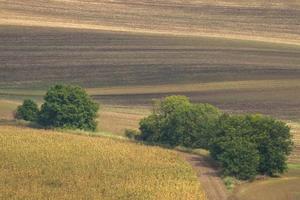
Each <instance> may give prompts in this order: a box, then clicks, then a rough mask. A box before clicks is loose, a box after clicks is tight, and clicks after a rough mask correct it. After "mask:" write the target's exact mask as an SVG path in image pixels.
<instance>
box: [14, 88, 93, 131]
mask: <svg viewBox="0 0 300 200" xmlns="http://www.w3.org/2000/svg"><path fill="white" fill-rule="evenodd" d="M98 109H99V106H98V104H96V103H95V102H93V101H92V99H91V98H90V97H89V95H88V94H87V93H86V92H85V91H84V90H83V89H82V88H81V87H78V86H70V85H55V86H53V87H51V88H50V89H49V90H48V91H47V93H46V95H45V97H44V103H43V104H42V106H41V109H39V107H38V105H37V104H36V103H35V102H34V101H33V100H30V99H27V100H24V102H23V104H22V105H20V106H19V107H18V108H17V111H16V115H15V116H16V118H17V119H23V120H26V121H31V122H36V123H38V124H39V125H41V126H43V127H48V128H51V127H53V128H70V129H83V130H91V131H94V130H96V127H97V123H96V117H97V112H98Z"/></svg>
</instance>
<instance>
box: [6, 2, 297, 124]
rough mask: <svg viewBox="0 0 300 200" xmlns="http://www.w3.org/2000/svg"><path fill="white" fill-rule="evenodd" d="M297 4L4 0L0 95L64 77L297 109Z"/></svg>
mask: <svg viewBox="0 0 300 200" xmlns="http://www.w3.org/2000/svg"><path fill="white" fill-rule="evenodd" d="M299 10H300V3H299V2H297V1H292V0H290V1H284V0H276V1H272V2H270V1H266V0H255V1H251V2H249V1H237V0H231V1H223V0H219V1H209V0H202V1H179V0H167V1H160V0H158V1H136V0H130V1H107V0H106V1H105V0H103V1H94V0H89V1H78V0H52V1H43V0H39V1H32V0H29V1H23V0H22V1H6V0H0V71H1V73H0V96H1V98H5V99H16V98H17V99H19V98H24V96H31V95H32V94H36V93H38V94H39V96H40V95H42V94H43V92H44V91H45V89H46V88H47V87H48V86H49V85H51V84H53V83H57V82H65V83H73V84H79V85H82V86H84V87H86V88H90V91H91V94H92V95H93V96H94V98H95V99H98V100H99V101H100V102H102V103H105V104H121V105H149V104H150V103H151V99H153V98H160V97H163V96H166V95H170V94H183V95H187V96H190V97H191V98H192V100H193V101H198V102H209V103H213V104H215V105H217V106H219V107H221V108H222V109H224V110H228V111H230V112H261V113H264V114H271V115H274V116H277V117H280V118H284V119H298V118H299V116H300V111H299V109H296V108H298V107H299V106H300V103H299V101H298V99H299V98H300V96H299V94H300V88H299V85H300V82H299V78H300V67H299V66H300V36H299V35H300V34H299V33H300V31H299V30H300V27H299V26H300V25H299V23H298V22H299V19H300V14H299V13H300V12H299ZM36 90H38V91H36ZM39 96H37V98H39Z"/></svg>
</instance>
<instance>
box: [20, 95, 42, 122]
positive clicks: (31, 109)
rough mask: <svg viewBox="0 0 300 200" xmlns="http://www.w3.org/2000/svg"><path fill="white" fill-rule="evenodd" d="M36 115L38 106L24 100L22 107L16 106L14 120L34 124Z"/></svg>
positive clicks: (28, 100)
mask: <svg viewBox="0 0 300 200" xmlns="http://www.w3.org/2000/svg"><path fill="white" fill-rule="evenodd" d="M38 113H39V108H38V105H37V104H36V103H35V102H34V101H32V100H30V99H26V100H24V102H23V104H22V105H20V106H18V108H17V110H16V113H15V118H16V119H23V120H25V121H31V122H34V121H36V120H37V118H38Z"/></svg>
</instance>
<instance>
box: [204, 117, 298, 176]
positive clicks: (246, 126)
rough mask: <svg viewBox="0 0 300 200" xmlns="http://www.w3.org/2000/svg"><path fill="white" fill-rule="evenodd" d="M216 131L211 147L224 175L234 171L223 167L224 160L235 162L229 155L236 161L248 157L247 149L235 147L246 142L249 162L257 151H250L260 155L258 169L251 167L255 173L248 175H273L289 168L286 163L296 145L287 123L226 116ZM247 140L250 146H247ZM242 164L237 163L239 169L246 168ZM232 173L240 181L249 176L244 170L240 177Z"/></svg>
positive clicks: (266, 119) (265, 118)
mask: <svg viewBox="0 0 300 200" xmlns="http://www.w3.org/2000/svg"><path fill="white" fill-rule="evenodd" d="M216 130H217V132H216V135H215V137H214V138H213V139H212V142H211V144H210V152H211V155H212V157H213V158H215V159H216V160H219V161H220V162H221V164H222V166H223V167H224V171H225V172H232V169H233V168H232V166H233V165H229V164H228V163H226V164H224V161H225V162H231V160H230V159H233V158H232V157H231V156H230V154H232V155H234V157H235V159H236V160H235V161H238V160H239V158H240V156H243V155H247V153H245V150H242V149H241V147H240V146H238V145H237V144H235V143H238V144H239V143H240V142H241V141H244V142H243V143H244V144H243V145H244V146H248V151H249V152H248V154H249V155H247V157H249V160H251V159H254V158H255V156H254V150H253V149H251V148H254V147H255V149H256V151H257V152H258V156H259V162H258V166H257V167H255V168H254V165H250V164H249V166H251V167H253V169H252V171H251V170H250V169H248V171H249V175H250V174H251V173H250V172H254V170H256V171H257V173H261V174H267V175H274V174H276V173H283V172H284V171H285V170H286V169H287V164H286V161H287V157H288V155H289V154H290V152H291V150H292V147H293V145H292V144H293V143H292V137H291V134H290V129H289V127H288V126H287V125H286V124H285V123H284V122H281V121H278V120H275V119H273V118H271V117H266V116H262V115H233V116H230V115H227V114H225V115H223V116H221V117H220V119H219V121H218V123H217V128H216ZM245 141H246V142H248V143H249V144H248V145H247V144H246V142H245ZM234 149H235V150H234ZM250 149H251V150H250ZM228 152H229V153H228ZM239 154H240V155H239ZM251 154H252V156H251ZM239 162H240V163H242V161H238V162H236V165H237V166H236V167H237V168H238V167H240V166H243V164H238V163H239ZM232 174H235V176H237V177H239V178H242V177H246V176H245V174H244V172H243V171H241V174H239V173H232ZM249 177H250V176H249Z"/></svg>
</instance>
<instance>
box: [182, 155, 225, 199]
mask: <svg viewBox="0 0 300 200" xmlns="http://www.w3.org/2000/svg"><path fill="white" fill-rule="evenodd" d="M182 156H183V157H184V158H185V159H186V160H187V161H188V162H189V163H190V164H191V165H192V166H193V168H194V169H195V170H196V172H197V175H198V177H199V180H200V182H201V185H202V187H203V189H204V190H205V193H206V197H207V199H208V200H226V199H227V198H228V192H227V189H226V187H225V185H224V183H223V181H222V180H221V178H220V176H219V169H218V167H217V166H215V165H214V163H213V162H212V161H211V160H210V159H209V158H207V157H205V156H200V155H194V154H187V153H182Z"/></svg>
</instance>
